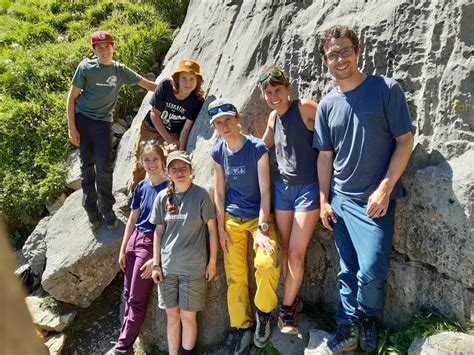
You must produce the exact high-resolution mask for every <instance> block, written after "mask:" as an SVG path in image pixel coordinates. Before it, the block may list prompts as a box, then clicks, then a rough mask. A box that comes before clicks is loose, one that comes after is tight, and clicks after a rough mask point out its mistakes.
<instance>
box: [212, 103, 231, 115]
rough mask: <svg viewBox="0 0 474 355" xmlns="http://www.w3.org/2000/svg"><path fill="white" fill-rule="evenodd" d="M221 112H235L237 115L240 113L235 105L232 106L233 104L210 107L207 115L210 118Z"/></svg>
mask: <svg viewBox="0 0 474 355" xmlns="http://www.w3.org/2000/svg"><path fill="white" fill-rule="evenodd" d="M219 111H220V112H233V113H235V114H237V112H238V111H237V109H236V108H235V106H234V105H232V104H222V105H220V106H215V107H210V108H209V109H208V110H207V113H208V114H209V116H214V115H215V114H217V113H218V112H219Z"/></svg>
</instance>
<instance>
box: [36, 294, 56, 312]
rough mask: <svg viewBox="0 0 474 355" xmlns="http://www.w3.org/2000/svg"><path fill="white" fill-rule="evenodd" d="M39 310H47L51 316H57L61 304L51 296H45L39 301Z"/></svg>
mask: <svg viewBox="0 0 474 355" xmlns="http://www.w3.org/2000/svg"><path fill="white" fill-rule="evenodd" d="M40 307H41V308H44V309H48V310H49V311H51V312H52V313H53V314H56V315H59V314H60V311H61V304H60V303H59V301H57V300H56V299H55V298H54V297H52V296H46V297H44V298H43V299H42V300H41V306H40Z"/></svg>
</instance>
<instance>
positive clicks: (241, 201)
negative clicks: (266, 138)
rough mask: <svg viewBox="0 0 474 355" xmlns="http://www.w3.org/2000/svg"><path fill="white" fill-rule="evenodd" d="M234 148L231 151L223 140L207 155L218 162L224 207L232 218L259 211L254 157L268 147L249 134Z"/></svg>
mask: <svg viewBox="0 0 474 355" xmlns="http://www.w3.org/2000/svg"><path fill="white" fill-rule="evenodd" d="M244 137H245V142H244V144H243V145H242V147H241V148H240V149H239V150H238V151H237V152H231V151H230V149H229V148H228V147H227V144H226V142H225V140H221V141H220V142H218V143H217V144H216V145H214V146H213V147H212V149H211V157H212V159H214V161H215V162H216V163H218V164H220V165H221V166H222V170H223V171H224V176H225V179H226V182H227V191H226V194H225V211H226V212H227V213H228V214H230V215H231V216H233V217H236V218H255V217H258V215H259V212H260V187H259V184H258V167H257V164H258V161H259V160H260V158H261V157H262V156H263V154H265V153H266V152H267V151H268V150H267V147H266V146H265V143H264V142H263V141H262V140H261V139H258V138H255V137H253V136H244Z"/></svg>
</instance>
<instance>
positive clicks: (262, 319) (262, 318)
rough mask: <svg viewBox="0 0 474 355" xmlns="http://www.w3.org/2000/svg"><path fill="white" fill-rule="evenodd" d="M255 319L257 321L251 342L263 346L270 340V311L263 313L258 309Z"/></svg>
mask: <svg viewBox="0 0 474 355" xmlns="http://www.w3.org/2000/svg"><path fill="white" fill-rule="evenodd" d="M255 320H256V322H257V326H256V328H255V334H254V336H253V343H254V344H255V346H257V347H259V348H263V347H264V346H265V345H267V343H268V341H269V340H270V335H271V329H270V313H264V312H262V311H260V310H259V309H258V310H257V312H256V313H255Z"/></svg>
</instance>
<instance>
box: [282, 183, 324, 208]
mask: <svg viewBox="0 0 474 355" xmlns="http://www.w3.org/2000/svg"><path fill="white" fill-rule="evenodd" d="M318 208H319V184H318V183H314V184H303V185H287V184H285V183H284V182H282V181H275V209H277V210H280V211H295V212H308V211H312V210H315V209H318Z"/></svg>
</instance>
